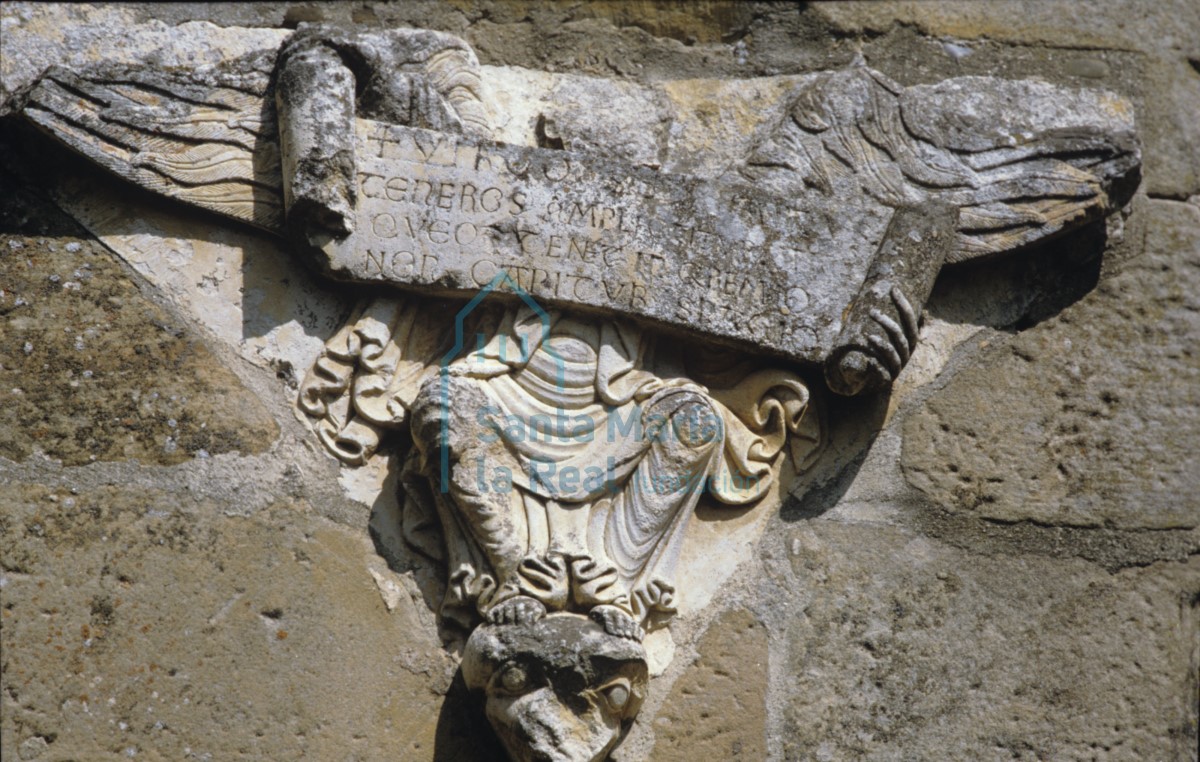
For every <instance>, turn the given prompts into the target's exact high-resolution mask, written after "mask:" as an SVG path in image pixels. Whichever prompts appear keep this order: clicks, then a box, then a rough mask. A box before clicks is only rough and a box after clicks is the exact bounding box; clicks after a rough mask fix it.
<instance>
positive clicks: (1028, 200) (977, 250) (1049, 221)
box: [743, 65, 1141, 263]
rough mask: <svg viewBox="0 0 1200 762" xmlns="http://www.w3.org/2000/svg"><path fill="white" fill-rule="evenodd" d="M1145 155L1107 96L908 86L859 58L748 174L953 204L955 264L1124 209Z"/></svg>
mask: <svg viewBox="0 0 1200 762" xmlns="http://www.w3.org/2000/svg"><path fill="white" fill-rule="evenodd" d="M1140 162H1141V156H1140V151H1139V147H1138V142H1137V139H1136V135H1135V132H1134V124H1133V111H1132V107H1131V106H1130V104H1129V102H1128V101H1127V100H1124V99H1122V98H1120V97H1119V96H1116V95H1114V94H1112V93H1109V92H1106V91H1102V90H1076V89H1071V88H1066V87H1057V86H1054V85H1051V84H1048V83H1045V82H1040V81H1037V80H1003V79H997V78H993V77H958V78H955V79H949V80H945V81H942V82H939V83H937V84H933V85H917V86H913V87H903V86H901V85H899V84H897V83H895V82H893V81H891V80H890V79H888V78H887V77H886V76H884V75H883V74H881V73H879V72H877V71H874V70H872V69H870V68H868V67H867V66H865V65H857V66H853V67H850V68H848V69H844V70H840V71H833V72H827V73H823V74H820V75H817V76H815V77H813V78H812V79H810V80H807V81H806V82H804V83H803V84H802V85H801V86H800V87H799V89H798V90H797V91H796V92H794V93H793V94H792V104H791V107H790V108H789V110H788V112H787V114H786V116H785V117H784V118H783V120H782V122H781V123H780V124H779V125H778V126H776V127H775V128H774V129H773V130H771V131H770V132H769V134H767V135H765V136H764V139H762V140H760V141H759V143H758V144H757V145H756V147H755V150H754V152H753V154H752V156H751V157H750V159H749V161H748V163H747V167H746V168H745V170H743V173H744V174H745V175H747V176H748V177H750V179H752V180H755V181H758V182H764V183H765V184H767V185H768V187H771V188H772V189H773V190H775V191H776V192H777V193H781V194H783V195H792V196H795V195H798V194H803V193H812V192H818V193H822V192H823V193H826V194H833V195H836V196H843V197H849V196H853V195H854V194H855V193H856V192H862V193H866V194H867V195H869V196H870V197H872V198H874V199H876V200H877V201H879V202H881V203H883V204H884V205H886V206H891V207H894V208H902V207H922V206H925V205H926V204H928V203H930V202H936V203H940V204H946V205H949V206H951V207H955V208H957V209H958V210H959V213H958V223H957V232H958V235H957V238H956V241H955V243H954V245H953V246H952V247H951V248H950V249H949V251H948V252H947V256H946V261H947V262H951V263H953V262H963V261H967V260H971V259H976V258H978V257H983V256H988V255H992V254H999V253H1002V252H1005V251H1011V250H1013V249H1017V248H1020V247H1023V246H1026V245H1028V244H1031V243H1034V242H1037V241H1040V240H1044V239H1046V238H1048V237H1050V236H1053V235H1057V234H1059V233H1063V232H1066V231H1068V230H1071V229H1074V228H1077V227H1079V226H1080V225H1082V224H1085V223H1087V222H1091V221H1093V220H1096V219H1099V218H1100V217H1102V216H1103V215H1105V214H1107V213H1109V212H1111V211H1112V210H1114V209H1117V208H1120V207H1121V206H1123V205H1124V204H1125V203H1126V202H1127V201H1128V199H1129V196H1130V195H1132V192H1133V190H1134V188H1136V186H1137V179H1138V174H1137V170H1138V167H1139V165H1140Z"/></svg>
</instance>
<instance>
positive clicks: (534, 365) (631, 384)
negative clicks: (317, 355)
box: [306, 305, 808, 620]
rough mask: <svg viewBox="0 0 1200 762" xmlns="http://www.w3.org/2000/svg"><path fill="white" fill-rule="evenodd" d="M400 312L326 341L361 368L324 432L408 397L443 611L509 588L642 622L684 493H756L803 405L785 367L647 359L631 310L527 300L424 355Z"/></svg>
mask: <svg viewBox="0 0 1200 762" xmlns="http://www.w3.org/2000/svg"><path fill="white" fill-rule="evenodd" d="M368 312H370V310H368ZM410 313H411V311H410V310H409V309H404V310H400V311H399V312H398V313H396V314H393V315H391V316H388V315H386V314H384V313H380V314H378V315H376V316H373V317H372V316H370V315H368V316H367V317H365V318H363V319H360V320H359V321H358V323H357V325H358V326H359V327H358V328H354V326H355V325H356V324H355V323H354V322H353V321H352V323H351V325H350V326H348V329H349V332H343V333H344V334H345V335H344V336H341V338H339V337H335V339H334V340H332V341H331V342H330V344H329V346H327V350H326V351H327V355H330V356H332V357H333V358H335V359H336V358H338V357H341V358H344V361H350V362H357V363H358V365H359V368H358V371H357V373H358V377H357V378H356V379H355V381H354V384H353V391H352V392H351V393H350V394H349V396H350V397H351V399H352V410H351V409H347V410H345V411H343V413H342V414H341V419H340V420H339V421H337V422H336V423H334V424H333V425H330V426H328V427H327V428H326V430H325V433H324V434H323V439H325V440H326V442H327V444H330V446H331V447H333V446H338V445H339V442H340V446H342V447H346V446H354V444H353V441H352V440H353V439H354V434H355V432H356V427H358V428H359V429H362V430H363V431H366V429H363V428H362V427H363V423H362V422H361V421H360V420H356V416H357V419H365V420H366V421H368V422H376V423H386V422H387V420H388V418H389V417H390V418H391V420H393V421H395V420H397V419H399V418H402V417H403V415H404V413H403V410H404V409H407V410H410V411H411V424H412V435H413V441H414V444H415V448H414V453H413V455H412V457H410V459H409V463H408V466H407V467H406V472H405V473H406V479H405V482H406V484H407V485H408V486H409V487H410V490H409V492H410V500H411V499H414V498H415V499H418V500H420V499H421V497H420V496H421V495H424V498H423V499H424V500H425V501H427V502H428V503H432V504H433V506H435V509H436V513H437V515H438V517H439V519H440V524H441V527H442V530H443V532H444V536H445V545H444V552H445V556H444V558H445V561H446V562H447V564H448V566H449V589H448V590H447V594H446V595H447V600H446V604H447V605H446V606H445V607H444V609H443V611H444V613H447V609H456V608H458V609H462V608H466V607H468V606H471V605H472V604H473V606H474V607H475V608H477V609H478V610H479V611H480V612H481V613H483V612H486V610H487V609H489V608H490V607H492V606H495V605H497V604H499V603H501V602H503V601H505V600H507V599H509V598H511V597H512V596H515V595H526V596H530V597H533V598H536V599H538V600H540V601H541V602H542V603H544V604H545V605H546V607H547V608H548V609H550V610H574V611H587V610H589V609H590V608H591V607H593V606H595V605H598V604H601V603H607V604H613V605H617V606H620V607H622V608H625V609H627V610H628V611H630V612H631V613H632V614H634V616H635V617H636V618H638V619H641V620H644V619H645V618H646V616H647V615H649V614H650V613H651V612H653V611H664V612H665V611H671V610H672V608H673V601H672V597H673V591H674V580H673V570H674V565H675V561H676V559H677V557H678V554H679V550H680V546H681V541H682V538H683V534H684V531H685V528H686V526H687V524H688V521H689V519H690V518H691V516H692V515H693V514H694V511H695V508H696V506H697V504H698V502H699V501H700V500H702V499H705V498H711V500H712V501H715V503H716V504H725V505H733V506H740V505H746V504H749V503H752V502H755V501H756V500H758V499H760V498H761V497H762V496H763V495H764V494H765V492H766V490H767V489H768V487H769V486H770V484H771V482H772V480H773V479H774V478H775V476H776V475H777V468H775V463H776V461H777V459H778V456H779V454H780V451H781V450H782V448H783V447H784V445H785V444H786V441H787V437H788V435H789V433H792V432H795V431H796V430H797V427H798V426H799V424H800V421H801V419H802V417H803V416H804V413H805V410H806V407H807V401H808V393H807V389H806V388H805V386H804V385H803V384H802V383H801V382H800V380H799V379H798V378H797V377H795V376H794V375H792V374H790V373H786V372H783V371H777V370H771V371H757V372H750V373H743V374H740V375H739V376H738V378H737V383H735V384H730V385H729V386H728V388H723V389H715V390H710V389H707V388H705V387H704V386H701V385H699V384H698V383H696V382H694V381H692V380H689V379H686V378H682V377H678V376H682V373H679V374H675V375H672V374H670V373H664V374H658V373H655V372H652V371H651V370H649V368H651V367H654V366H655V365H656V363H655V360H654V358H653V356H652V341H651V340H650V339H649V338H648V337H647V336H646V335H645V334H643V333H642V331H641V330H640V329H638V328H637V327H635V326H633V325H632V324H629V323H624V322H618V321H613V320H593V319H588V318H581V317H577V316H574V315H572V314H570V313H563V312H560V311H557V310H551V311H549V312H544V311H541V310H535V309H532V308H531V307H529V306H525V305H522V306H520V307H516V308H509V309H507V310H505V311H503V312H502V313H499V314H498V315H495V314H493V316H491V317H490V318H489V317H484V319H482V320H477V321H475V325H474V326H473V328H474V331H473V332H472V330H470V329H468V330H467V331H466V332H465V333H464V334H463V335H461V336H459V342H458V344H459V347H458V348H459V349H460V350H461V351H460V352H458V353H457V354H455V353H453V352H451V353H450V354H449V355H446V356H447V357H451V356H452V357H453V359H451V360H449V361H448V362H446V361H443V363H442V364H441V366H440V367H437V366H436V363H437V359H436V358H437V357H438V355H437V352H436V351H431V350H430V347H431V346H433V344H432V343H431V342H430V341H429V340H427V339H425V338H422V337H421V336H420V335H419V334H420V331H421V329H420V328H419V326H418V327H414V325H413V324H414V323H420V322H422V321H421V320H419V319H418V316H417V315H416V314H415V313H412V314H410ZM380 317H382V318H384V319H383V320H381V319H380ZM389 317H390V319H389ZM464 345H465V346H464ZM418 354H424V356H425V357H426V361H425V365H424V366H423V368H418V367H417V365H412V364H411V363H413V362H414V360H413V357H414V356H415V355H418ZM406 362H407V363H410V365H406V364H405V363H406ZM662 364H663V363H661V362H660V363H657V365H659V366H661V365H662ZM318 365H319V363H318ZM364 369H365V370H366V372H364ZM343 375H345V374H343ZM347 383H348V382H345V383H343V384H342V385H343V386H344V387H345V386H346V384H347ZM306 386H307V383H306ZM414 390H415V391H414ZM313 399H316V395H314V396H313ZM310 412H311V411H310ZM335 417H336V416H335ZM326 418H329V416H328V415H327V416H326ZM421 481H424V482H425V484H421V483H419V482H421ZM460 616H461V615H460Z"/></svg>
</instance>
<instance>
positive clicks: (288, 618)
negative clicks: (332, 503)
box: [0, 485, 454, 760]
mask: <svg viewBox="0 0 1200 762" xmlns="http://www.w3.org/2000/svg"><path fill="white" fill-rule="evenodd" d="M0 517H2V518H0V525H2V526H0V529H2V531H0V538H2V539H0V557H2V558H3V570H2V571H0V590H2V592H3V600H4V604H3V629H2V630H0V632H2V637H3V651H4V658H3V679H4V695H3V697H2V699H0V700H2V701H3V713H2V716H3V726H2V732H0V753H2V754H3V756H4V757H5V759H18V758H28V754H29V753H31V752H32V751H34V750H38V751H40V752H41V753H42V756H41V757H39V758H46V759H113V760H115V759H126V758H129V757H134V756H136V757H137V758H138V759H142V758H149V759H213V760H217V759H239V758H246V759H252V758H256V759H284V758H286V759H298V758H300V757H302V756H306V755H307V756H312V757H315V758H321V759H331V758H336V759H381V758H392V759H412V760H417V759H433V758H434V745H435V737H436V729H437V718H438V706H439V698H438V694H440V693H445V691H446V689H447V687H448V686H449V683H450V677H451V675H452V674H453V669H454V668H453V665H452V664H451V662H449V660H448V659H446V657H445V656H444V655H443V653H442V651H441V648H440V646H439V644H438V642H437V640H436V638H435V637H433V636H432V634H429V633H428V631H426V630H424V629H423V628H422V627H421V617H420V615H419V613H418V611H417V609H416V608H415V604H414V603H413V601H412V600H411V599H410V598H409V597H408V596H405V597H404V599H403V600H402V601H400V603H399V606H398V608H397V610H396V611H395V612H391V613H389V611H388V609H387V608H386V607H385V605H384V600H383V598H382V597H381V595H380V591H379V590H377V589H376V586H375V585H374V584H373V583H372V580H371V577H370V575H369V574H367V568H368V566H369V565H371V564H372V563H374V560H373V559H374V554H373V552H372V549H371V547H370V544H369V543H368V542H367V541H366V539H365V537H364V536H363V534H362V533H361V532H359V531H352V530H348V529H347V528H345V527H341V526H337V525H335V524H332V523H330V522H328V521H325V520H322V519H319V518H316V517H314V516H312V515H311V514H310V513H309V512H308V509H307V507H306V506H304V505H303V504H286V503H280V504H278V505H276V506H275V507H274V508H273V509H271V510H268V511H266V512H264V513H263V514H261V515H260V516H258V517H257V518H253V519H249V518H227V517H223V516H222V515H221V514H220V505H219V504H214V503H212V502H209V501H192V500H190V499H188V498H187V497H181V496H180V495H179V494H171V493H170V492H164V491H156V490H149V491H147V490H136V491H135V490H127V489H123V488H121V487H115V486H114V487H105V488H97V489H94V490H81V491H79V492H78V494H76V493H74V492H72V491H71V490H69V489H50V488H45V487H40V486H34V485H9V486H7V487H5V489H4V492H3V494H2V495H0ZM366 653H370V654H373V657H372V658H370V659H364V658H362V656H363V654H366ZM39 738H40V739H42V742H41V743H39V742H38V741H37V739H39ZM22 753H24V754H25V755H26V756H25V757H21V756H19V755H20V754H22Z"/></svg>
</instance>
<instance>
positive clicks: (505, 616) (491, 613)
mask: <svg viewBox="0 0 1200 762" xmlns="http://www.w3.org/2000/svg"><path fill="white" fill-rule="evenodd" d="M544 616H546V606H545V605H544V604H543V603H542V602H541V601H539V600H538V599H537V598H530V597H529V596H528V595H517V596H514V597H512V598H509V599H507V600H505V601H502V602H500V603H498V604H496V605H495V606H493V607H492V608H491V609H489V610H488V612H487V620H488V622H489V623H490V624H520V625H524V624H533V623H534V622H536V621H538V620H539V619H541V618H542V617H544Z"/></svg>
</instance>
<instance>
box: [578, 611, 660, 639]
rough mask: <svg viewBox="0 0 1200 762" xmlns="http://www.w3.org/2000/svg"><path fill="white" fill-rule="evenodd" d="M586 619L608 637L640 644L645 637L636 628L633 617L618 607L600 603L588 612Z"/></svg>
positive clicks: (636, 624) (639, 628)
mask: <svg viewBox="0 0 1200 762" xmlns="http://www.w3.org/2000/svg"><path fill="white" fill-rule="evenodd" d="M588 617H590V618H591V620H592V621H593V622H596V623H597V624H599V625H600V626H602V627H603V628H604V631H605V632H607V633H608V634H609V635H612V636H614V637H617V638H625V639H626V640H632V641H635V642H637V643H641V642H642V638H644V637H645V636H646V633H645V631H643V630H642V628H641V627H639V626H638V623H637V621H636V620H634V618H633V616H632V615H631V614H630V613H629V612H628V611H626V610H625V609H623V608H621V607H619V606H613V605H610V604H607V603H602V604H600V605H599V606H595V607H593V608H592V610H591V611H589V612H588Z"/></svg>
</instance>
